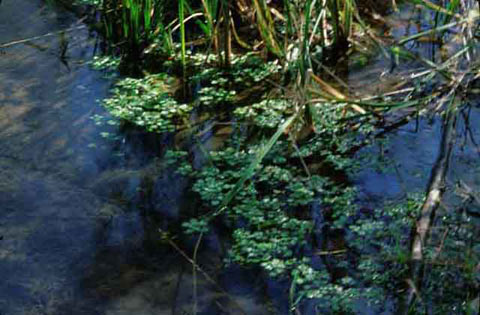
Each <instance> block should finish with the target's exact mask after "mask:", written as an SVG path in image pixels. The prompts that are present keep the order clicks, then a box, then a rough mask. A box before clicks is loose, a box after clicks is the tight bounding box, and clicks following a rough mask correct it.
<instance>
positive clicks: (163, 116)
mask: <svg viewBox="0 0 480 315" xmlns="http://www.w3.org/2000/svg"><path fill="white" fill-rule="evenodd" d="M172 81H173V78H171V77H169V76H168V75H166V74H164V73H161V74H156V75H147V76H146V77H144V78H141V79H133V78H126V79H123V80H121V81H119V82H118V83H117V84H116V86H115V88H114V89H113V91H112V96H111V97H110V98H107V99H105V100H103V105H104V106H105V107H106V108H107V109H108V110H109V111H110V113H111V114H112V115H113V116H115V117H118V118H120V119H123V120H126V121H129V122H131V123H134V124H135V125H138V126H140V127H143V128H145V129H147V130H148V131H152V132H171V131H174V130H175V125H176V122H180V121H182V119H184V118H185V117H187V116H188V115H189V113H190V112H191V110H192V106H191V105H188V104H179V103H178V102H177V101H176V100H175V99H174V98H173V97H172V96H171V95H170V93H171V92H170V90H169V85H171V84H172Z"/></svg>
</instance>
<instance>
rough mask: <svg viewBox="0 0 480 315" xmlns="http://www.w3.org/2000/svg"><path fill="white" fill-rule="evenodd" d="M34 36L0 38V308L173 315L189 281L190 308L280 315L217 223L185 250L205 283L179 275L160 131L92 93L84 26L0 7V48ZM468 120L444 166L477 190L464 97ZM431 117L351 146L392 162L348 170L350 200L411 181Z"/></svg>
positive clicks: (432, 139)
mask: <svg viewBox="0 0 480 315" xmlns="http://www.w3.org/2000/svg"><path fill="white" fill-rule="evenodd" d="M65 29H69V31H68V32H61V31H62V30H65ZM44 34H50V35H49V36H45V37H42V38H39V39H36V40H32V41H26V42H23V43H18V44H15V45H11V46H8V47H4V48H0V314H1V315H17V314H58V315H60V314H62V315H63V314H72V315H74V314H109V315H120V314H125V315H127V314H145V315H150V314H152V315H153V314H157V315H158V314H187V313H190V312H191V309H192V300H193V290H192V286H193V283H194V279H196V282H197V283H196V285H197V287H198V290H197V291H198V296H197V298H196V300H197V302H198V305H197V308H198V313H199V314H237V313H239V314H240V313H244V314H245V313H246V314H283V313H285V314H286V313H288V285H286V284H285V283H282V282H278V281H273V280H271V279H268V277H266V276H265V275H264V273H262V272H261V271H260V270H257V269H243V268H240V267H237V266H231V267H228V268H224V267H222V259H223V257H224V255H225V250H226V249H227V248H228V239H227V238H225V237H223V236H222V231H213V232H212V233H210V234H209V235H207V236H206V237H205V239H204V241H203V242H202V246H201V248H200V251H199V253H198V262H199V264H200V265H201V266H202V267H203V268H204V271H205V272H206V273H208V274H209V275H210V276H211V277H212V278H214V280H215V282H216V284H212V283H211V282H209V281H207V280H205V278H204V277H202V276H200V275H199V276H197V277H194V276H193V275H192V265H191V264H190V262H188V261H187V260H186V259H185V258H184V257H183V256H182V252H181V249H187V248H188V249H191V248H192V246H193V245H194V243H193V241H192V240H189V239H183V240H177V241H178V242H177V244H178V245H179V246H180V248H179V249H175V248H174V247H173V246H172V245H171V244H167V243H165V242H162V241H161V237H160V233H159V229H163V230H170V231H178V230H179V223H180V222H181V221H182V220H183V219H185V218H187V217H188V216H190V215H191V214H192V213H194V212H195V202H193V201H191V200H193V199H191V198H190V197H191V196H190V195H189V194H188V192H187V190H186V188H187V185H188V183H186V182H185V181H184V180H183V179H182V178H181V177H179V176H178V175H176V174H175V172H174V171H173V170H171V171H169V170H168V169H165V168H164V167H162V162H161V159H160V158H161V156H162V154H163V152H164V151H165V149H166V148H167V147H168V146H170V145H172V144H173V143H174V139H173V137H172V136H158V135H152V134H146V133H143V132H140V131H137V130H132V129H126V128H123V127H119V126H118V125H117V124H116V123H115V121H114V120H113V123H112V119H111V117H110V116H109V115H108V113H106V112H105V110H104V109H103V108H102V107H101V106H100V105H99V104H98V103H97V100H98V99H102V98H104V97H105V96H107V94H108V90H109V88H110V86H111V83H112V81H111V80H109V79H106V78H105V77H104V76H103V74H102V73H100V72H98V71H94V70H92V69H91V68H90V67H89V66H88V64H87V63H86V62H87V61H89V60H91V58H92V57H93V56H94V55H95V53H96V47H97V39H96V37H95V34H93V33H91V32H89V31H88V29H87V28H84V27H82V24H79V23H78V18H77V17H76V16H74V15H73V14H72V13H70V12H69V11H66V10H64V9H62V8H61V7H52V6H47V5H46V4H45V2H44V1H41V0H15V1H13V0H4V1H3V2H2V3H1V4H0V44H2V43H9V42H12V41H17V40H21V39H25V38H31V37H34V36H39V35H44ZM365 73H367V72H363V74H362V73H360V74H352V75H351V80H352V81H358V80H359V79H361V78H365V77H368V76H371V73H368V75H366V74H365ZM365 80H368V78H365ZM92 117H97V119H92ZM469 117H470V118H469V131H468V132H463V131H464V130H467V128H466V127H467V125H466V124H465V121H461V122H460V123H459V124H458V127H457V129H458V131H459V132H458V140H459V142H460V141H463V140H465V143H466V145H465V146H458V149H456V150H455V154H454V157H453V162H452V167H451V170H450V173H449V176H450V177H451V180H455V179H458V178H461V179H462V180H464V181H466V182H467V183H468V184H469V185H471V187H478V186H479V185H480V167H479V165H478V163H477V162H476V161H477V160H478V154H479V151H478V149H477V148H476V146H475V145H472V139H479V138H478V137H479V136H480V130H478V128H475V127H477V126H478V122H480V114H479V112H478V110H477V109H475V106H473V107H472V110H471V111H470V116H469ZM440 122H441V120H440V118H438V117H436V118H432V119H431V120H428V119H422V120H420V122H419V126H418V129H417V128H416V127H417V126H416V123H415V122H411V123H409V124H406V125H404V126H402V127H401V128H399V129H397V130H395V131H394V132H392V133H391V134H389V135H388V136H387V137H386V138H388V140H389V142H388V143H387V144H383V142H382V141H379V142H378V143H375V144H373V145H372V146H370V147H368V148H366V149H364V150H362V151H361V152H360V153H359V154H372V155H375V156H380V155H381V156H382V157H385V159H387V161H393V162H388V163H389V165H390V166H393V168H390V169H389V170H387V171H385V170H380V169H378V168H375V167H374V166H372V167H368V168H365V169H364V170H362V171H361V172H359V173H358V174H357V175H356V176H355V178H353V182H354V183H355V185H356V186H357V188H358V191H359V202H361V203H362V204H364V205H365V206H370V207H373V206H377V205H380V204H381V202H382V201H383V200H385V199H392V200H395V199H401V198H402V197H404V195H405V192H406V191H416V190H419V189H420V190H424V189H425V187H426V185H427V183H428V179H429V176H430V170H431V167H432V165H433V164H434V162H435V159H436V156H437V153H438V147H439V142H440V138H441V137H440V135H441V123H440ZM478 141H480V140H478ZM190 254H191V252H190V251H188V255H190ZM219 287H221V288H222V289H219ZM364 313H369V310H365V311H364ZM312 314H314V312H313V311H312Z"/></svg>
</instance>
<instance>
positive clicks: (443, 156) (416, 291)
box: [402, 95, 457, 313]
mask: <svg viewBox="0 0 480 315" xmlns="http://www.w3.org/2000/svg"><path fill="white" fill-rule="evenodd" d="M455 101H456V98H455V95H453V96H452V102H451V105H454V102H455ZM456 119H457V115H456V111H455V110H454V106H449V108H448V109H447V113H446V117H445V121H444V127H443V134H442V140H441V143H440V149H439V154H438V157H437V160H436V162H435V165H434V167H433V169H432V173H431V177H430V183H429V185H428V189H427V195H426V199H425V202H424V203H423V205H422V209H421V214H420V217H419V218H418V219H417V222H416V226H415V229H414V231H413V233H412V234H414V238H413V242H412V247H411V255H412V261H411V265H410V275H411V278H410V279H408V280H407V283H408V290H407V295H406V300H405V305H404V309H403V310H402V313H409V310H410V308H411V307H412V306H413V304H414V302H415V301H416V299H417V298H418V300H420V301H421V300H422V299H421V296H420V292H421V283H422V280H423V272H424V267H425V261H424V253H423V252H424V248H425V244H426V240H427V237H428V233H429V231H430V229H431V226H432V222H433V220H434V218H435V211H436V210H437V208H438V206H439V205H440V202H441V199H442V194H443V191H444V184H445V176H446V173H447V170H448V164H449V160H450V155H451V153H452V148H453V145H454V141H455V125H456Z"/></svg>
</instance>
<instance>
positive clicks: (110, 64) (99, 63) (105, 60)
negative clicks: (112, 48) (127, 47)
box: [89, 56, 121, 71]
mask: <svg viewBox="0 0 480 315" xmlns="http://www.w3.org/2000/svg"><path fill="white" fill-rule="evenodd" d="M120 61H121V60H120V58H118V57H114V56H94V57H93V59H92V60H91V61H89V64H90V65H91V66H92V68H93V69H95V70H108V71H116V70H117V69H118V66H119V65H120Z"/></svg>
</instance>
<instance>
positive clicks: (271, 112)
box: [234, 99, 294, 129]
mask: <svg viewBox="0 0 480 315" xmlns="http://www.w3.org/2000/svg"><path fill="white" fill-rule="evenodd" d="M293 111H294V108H293V106H292V104H291V102H289V101H287V100H284V99H267V100H263V101H261V102H259V103H255V104H253V105H248V106H244V107H239V108H237V109H236V110H235V111H234V115H235V116H236V117H237V118H238V119H241V120H249V121H252V122H253V123H254V124H255V125H256V126H258V127H261V128H271V129H274V128H277V127H278V126H279V125H280V124H281V123H282V121H283V120H284V118H285V114H288V113H291V114H293Z"/></svg>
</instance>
